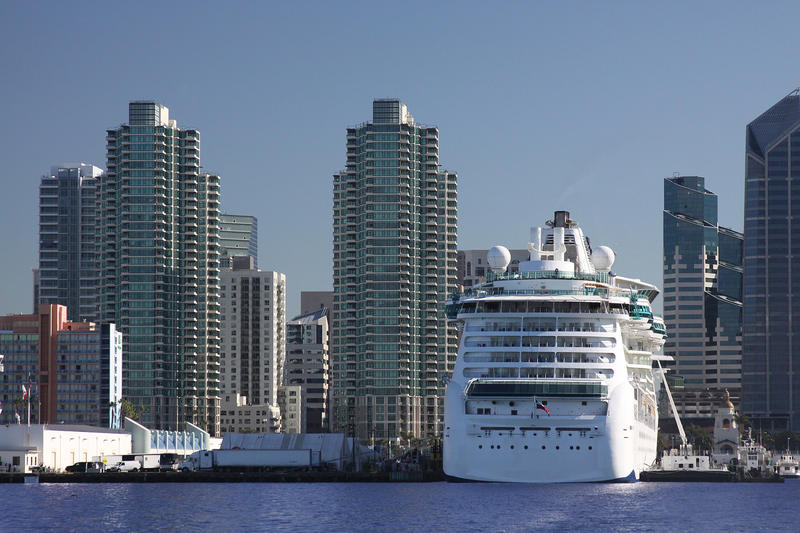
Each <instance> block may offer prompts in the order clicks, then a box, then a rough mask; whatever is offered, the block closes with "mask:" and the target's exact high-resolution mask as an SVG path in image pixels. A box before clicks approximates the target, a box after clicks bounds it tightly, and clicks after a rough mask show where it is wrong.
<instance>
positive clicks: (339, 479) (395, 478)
mask: <svg viewBox="0 0 800 533" xmlns="http://www.w3.org/2000/svg"><path fill="white" fill-rule="evenodd" d="M435 481H444V473H443V472H436V471H428V472H313V471H312V472H305V471H298V472H212V471H209V472H104V473H83V472H79V473H74V474H61V473H41V474H23V473H11V474H7V473H0V483H389V482H414V483H426V482H435Z"/></svg>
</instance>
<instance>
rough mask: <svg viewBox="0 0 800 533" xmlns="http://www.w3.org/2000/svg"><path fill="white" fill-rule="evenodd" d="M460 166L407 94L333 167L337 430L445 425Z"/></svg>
mask: <svg viewBox="0 0 800 533" xmlns="http://www.w3.org/2000/svg"><path fill="white" fill-rule="evenodd" d="M457 206H458V202H457V193H456V174H454V173H452V172H448V171H444V170H441V169H440V168H439V130H438V129H437V128H436V127H432V126H422V125H420V124H417V123H416V122H415V121H414V119H413V118H412V116H411V114H410V113H409V112H408V109H407V108H406V106H405V104H403V103H402V102H400V101H399V100H393V99H390V100H375V101H374V102H373V105H372V122H367V123H364V124H361V125H358V126H355V127H351V128H348V129H347V165H346V169H345V170H344V171H342V172H340V173H339V174H336V175H335V176H334V177H333V287H334V303H333V327H332V336H333V342H332V354H333V358H334V363H333V383H334V395H333V397H334V405H333V410H332V416H333V417H334V419H335V420H334V422H335V423H334V428H335V429H336V430H338V431H344V432H347V433H348V434H350V435H355V436H357V437H359V438H362V439H366V438H396V437H398V436H401V435H406V434H409V433H411V434H413V435H416V436H418V437H421V436H425V437H430V436H436V435H438V434H439V433H441V429H442V428H441V423H442V416H443V404H444V401H443V400H444V383H445V379H444V378H445V376H446V374H447V373H448V372H450V371H451V370H452V367H453V365H454V364H455V357H456V353H457V346H456V344H457V331H456V328H455V327H453V326H450V325H448V323H447V320H446V317H445V314H444V305H445V300H446V298H447V296H448V295H449V294H450V293H451V292H453V291H454V290H455V289H456V283H457V281H456V279H457V272H456V254H457V250H456V244H457V243H456V241H457V237H456V219H457Z"/></svg>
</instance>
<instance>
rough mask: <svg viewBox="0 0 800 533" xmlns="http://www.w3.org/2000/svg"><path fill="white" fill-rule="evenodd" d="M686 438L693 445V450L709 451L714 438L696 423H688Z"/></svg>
mask: <svg viewBox="0 0 800 533" xmlns="http://www.w3.org/2000/svg"><path fill="white" fill-rule="evenodd" d="M686 440H687V441H689V444H691V445H692V446H694V450H695V452H701V451H710V450H712V449H713V448H714V439H713V438H712V437H711V433H710V432H709V431H708V430H707V429H706V428H704V427H700V426H698V425H696V424H689V426H688V427H687V428H686Z"/></svg>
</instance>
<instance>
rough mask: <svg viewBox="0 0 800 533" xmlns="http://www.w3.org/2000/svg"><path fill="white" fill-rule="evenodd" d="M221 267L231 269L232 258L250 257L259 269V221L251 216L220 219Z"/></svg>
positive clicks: (227, 216)
mask: <svg viewBox="0 0 800 533" xmlns="http://www.w3.org/2000/svg"><path fill="white" fill-rule="evenodd" d="M219 230H220V231H219V246H220V253H219V258H220V265H221V266H222V268H227V269H230V268H232V265H231V257H239V256H245V255H249V256H250V257H252V258H253V265H254V268H258V219H257V218H256V217H253V216H249V215H227V214H225V213H222V214H221V215H220V217H219Z"/></svg>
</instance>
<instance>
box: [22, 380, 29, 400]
mask: <svg viewBox="0 0 800 533" xmlns="http://www.w3.org/2000/svg"><path fill="white" fill-rule="evenodd" d="M22 399H23V400H27V399H28V389H26V388H25V385H24V384H23V385H22Z"/></svg>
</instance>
